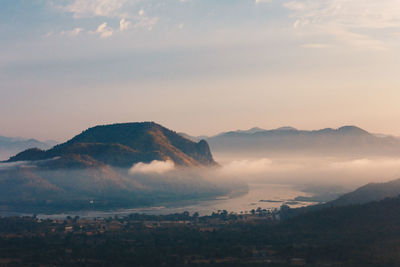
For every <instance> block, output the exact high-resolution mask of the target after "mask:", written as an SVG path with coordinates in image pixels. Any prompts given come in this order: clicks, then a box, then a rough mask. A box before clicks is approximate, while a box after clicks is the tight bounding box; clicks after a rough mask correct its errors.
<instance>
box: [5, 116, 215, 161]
mask: <svg viewBox="0 0 400 267" xmlns="http://www.w3.org/2000/svg"><path fill="white" fill-rule="evenodd" d="M71 155H79V156H85V157H86V158H87V161H88V164H86V165H88V166H90V165H91V164H100V163H101V164H106V165H110V166H114V167H123V168H127V167H131V166H132V165H133V164H135V163H138V162H144V163H149V162H151V161H154V160H159V161H166V160H172V161H173V162H174V163H175V164H176V165H178V166H213V165H216V162H215V161H214V159H213V157H212V155H211V151H210V148H209V146H208V143H207V142H206V141H204V140H201V141H199V142H198V143H196V142H193V141H191V140H189V139H187V138H184V137H182V136H180V135H179V134H177V133H175V132H173V131H171V130H169V129H167V128H165V127H163V126H161V125H159V124H156V123H154V122H142V123H123V124H112V125H103V126H96V127H93V128H90V129H88V130H86V131H84V132H82V133H81V134H79V135H77V136H75V137H74V138H72V139H71V140H69V141H67V142H65V143H63V144H59V145H56V146H54V147H53V148H51V149H49V150H40V149H37V148H34V149H28V150H25V151H23V152H21V153H19V154H17V155H15V156H13V157H11V158H10V159H9V160H8V161H7V162H16V161H38V160H50V159H55V158H56V159H57V160H58V161H60V159H58V158H61V159H64V161H65V162H67V161H68V160H66V159H69V161H70V160H71ZM96 162H97V163H96ZM69 163H71V162H69ZM77 163H78V164H77V165H79V163H82V161H79V160H78V161H77ZM81 165H82V164H81ZM83 165H85V164H83ZM58 167H61V165H58ZM65 167H70V166H69V165H65Z"/></svg>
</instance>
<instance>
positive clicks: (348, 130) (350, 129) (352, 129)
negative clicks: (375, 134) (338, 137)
mask: <svg viewBox="0 0 400 267" xmlns="http://www.w3.org/2000/svg"><path fill="white" fill-rule="evenodd" d="M337 131H338V132H340V133H344V134H369V132H367V131H365V130H364V129H361V128H359V127H357V126H353V125H346V126H342V127H340V128H339V129H338V130H337Z"/></svg>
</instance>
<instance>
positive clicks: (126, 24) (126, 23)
mask: <svg viewBox="0 0 400 267" xmlns="http://www.w3.org/2000/svg"><path fill="white" fill-rule="evenodd" d="M130 27H132V22H130V21H128V20H126V19H121V20H120V22H119V30H120V31H121V32H122V31H125V30H127V29H129V28H130Z"/></svg>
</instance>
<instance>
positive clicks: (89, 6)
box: [65, 0, 126, 18]
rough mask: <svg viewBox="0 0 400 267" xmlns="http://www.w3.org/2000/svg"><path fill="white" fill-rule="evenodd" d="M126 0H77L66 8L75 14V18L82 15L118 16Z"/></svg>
mask: <svg viewBox="0 0 400 267" xmlns="http://www.w3.org/2000/svg"><path fill="white" fill-rule="evenodd" d="M125 3H126V0H75V1H74V2H73V3H72V4H70V5H67V6H66V7H65V9H66V10H67V11H68V12H71V13H73V14H74V17H75V18H82V17H96V16H102V17H117V16H120V12H121V8H122V7H123V6H124V4H125Z"/></svg>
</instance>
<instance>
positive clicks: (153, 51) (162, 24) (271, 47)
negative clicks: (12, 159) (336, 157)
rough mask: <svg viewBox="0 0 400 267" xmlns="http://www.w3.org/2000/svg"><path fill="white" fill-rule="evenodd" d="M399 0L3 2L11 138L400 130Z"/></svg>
mask: <svg viewBox="0 0 400 267" xmlns="http://www.w3.org/2000/svg"><path fill="white" fill-rule="evenodd" d="M399 69H400V0H380V1H376V0H352V1H349V0H2V1H1V2H0V135H5V136H22V137H28V138H38V139H41V140H46V139H54V140H58V141H64V140H66V139H68V138H70V137H72V136H73V135H75V134H78V133H80V132H81V131H82V130H85V129H87V128H88V127H91V126H94V125H97V124H108V123H116V122H132V121H156V122H158V123H161V124H163V125H164V126H166V127H168V128H171V129H173V130H176V131H178V132H186V133H188V134H192V135H212V134H216V133H219V132H222V131H227V130H235V129H248V128H251V127H254V126H259V127H262V128H266V129H271V128H277V127H280V126H286V125H290V126H293V127H296V128H300V129H320V128H325V127H332V128H336V127H340V126H342V125H357V126H360V127H362V128H365V129H367V130H369V131H371V132H375V133H386V134H393V135H400V105H399V100H400V75H399Z"/></svg>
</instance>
